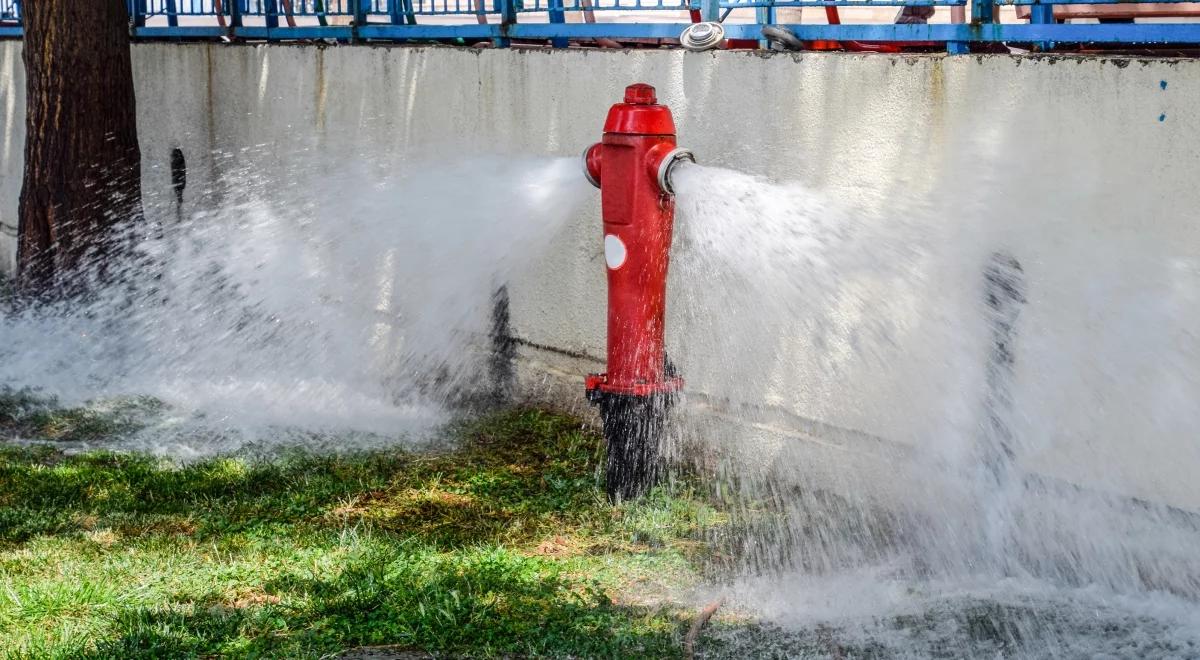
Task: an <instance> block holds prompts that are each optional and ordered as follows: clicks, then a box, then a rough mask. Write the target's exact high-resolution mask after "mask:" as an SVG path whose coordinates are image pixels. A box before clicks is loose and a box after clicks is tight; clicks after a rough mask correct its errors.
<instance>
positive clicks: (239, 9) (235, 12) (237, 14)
mask: <svg viewBox="0 0 1200 660" xmlns="http://www.w3.org/2000/svg"><path fill="white" fill-rule="evenodd" d="M226 2H227V3H228V4H229V27H231V28H240V27H242V14H244V13H245V12H246V8H245V7H243V6H242V3H243V2H245V0H226Z"/></svg>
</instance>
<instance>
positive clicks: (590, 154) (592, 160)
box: [583, 142, 602, 188]
mask: <svg viewBox="0 0 1200 660" xmlns="http://www.w3.org/2000/svg"><path fill="white" fill-rule="evenodd" d="M601 146H602V145H601V144H600V143H599V142H597V143H596V144H593V145H592V146H590V147H588V148H587V149H584V150H583V176H584V178H585V179H587V180H588V183H590V184H592V185H593V186H596V187H597V188H599V187H600V149H601Z"/></svg>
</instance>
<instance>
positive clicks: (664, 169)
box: [656, 147, 696, 195]
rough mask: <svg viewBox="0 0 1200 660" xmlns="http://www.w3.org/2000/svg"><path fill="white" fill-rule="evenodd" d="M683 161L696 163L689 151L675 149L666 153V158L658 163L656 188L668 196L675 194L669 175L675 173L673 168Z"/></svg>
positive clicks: (680, 148) (681, 148) (694, 157)
mask: <svg viewBox="0 0 1200 660" xmlns="http://www.w3.org/2000/svg"><path fill="white" fill-rule="evenodd" d="M684 161H688V162H691V163H695V162H696V156H695V155H693V154H692V150H691V149H684V148H683V147H676V148H675V149H672V150H671V151H669V152H667V155H666V156H663V159H662V160H661V161H660V162H659V163H658V176H657V177H656V178H657V179H658V187H659V189H660V190H662V191H663V192H665V193H667V194H668V195H674V194H675V187H674V186H672V185H671V173H672V172H674V171H675V166H676V165H678V164H679V163H682V162H684Z"/></svg>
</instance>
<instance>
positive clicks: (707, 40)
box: [679, 22, 725, 52]
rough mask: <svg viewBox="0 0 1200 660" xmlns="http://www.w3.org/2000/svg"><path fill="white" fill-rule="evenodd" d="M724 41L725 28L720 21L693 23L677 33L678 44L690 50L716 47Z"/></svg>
mask: <svg viewBox="0 0 1200 660" xmlns="http://www.w3.org/2000/svg"><path fill="white" fill-rule="evenodd" d="M722 41H725V28H723V27H721V24H720V23H712V22H709V23H693V24H692V25H689V26H688V27H687V29H685V30H684V31H683V34H681V35H679V44H680V45H681V46H683V47H684V48H686V49H688V50H691V51H697V52H699V51H702V50H708V49H710V48H716V47H717V46H720V45H721V42H722Z"/></svg>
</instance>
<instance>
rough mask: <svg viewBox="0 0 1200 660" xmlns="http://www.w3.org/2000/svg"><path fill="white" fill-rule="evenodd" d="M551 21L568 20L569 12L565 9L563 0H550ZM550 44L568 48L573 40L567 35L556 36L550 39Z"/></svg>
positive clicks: (561, 22)
mask: <svg viewBox="0 0 1200 660" xmlns="http://www.w3.org/2000/svg"><path fill="white" fill-rule="evenodd" d="M547 7H548V9H549V14H550V22H551V23H554V24H558V25H561V24H564V23H566V22H567V14H566V12H564V11H563V0H548V5H547ZM550 45H551V46H554V47H555V48H566V47H567V46H570V45H571V42H570V40H569V39H567V38H566V37H555V38H553V39H551V40H550Z"/></svg>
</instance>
